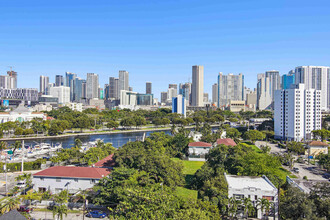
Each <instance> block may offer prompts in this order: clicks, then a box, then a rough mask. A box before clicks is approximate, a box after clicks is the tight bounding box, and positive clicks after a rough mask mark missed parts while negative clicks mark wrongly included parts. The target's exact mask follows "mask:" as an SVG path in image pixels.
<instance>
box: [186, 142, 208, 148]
mask: <svg viewBox="0 0 330 220" xmlns="http://www.w3.org/2000/svg"><path fill="white" fill-rule="evenodd" d="M188 146H189V147H212V144H209V143H206V142H192V143H189V145H188Z"/></svg>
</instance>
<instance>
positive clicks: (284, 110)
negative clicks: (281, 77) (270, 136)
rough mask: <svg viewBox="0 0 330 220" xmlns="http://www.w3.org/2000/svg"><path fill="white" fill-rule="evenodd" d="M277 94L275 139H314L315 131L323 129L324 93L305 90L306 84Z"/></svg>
mask: <svg viewBox="0 0 330 220" xmlns="http://www.w3.org/2000/svg"><path fill="white" fill-rule="evenodd" d="M292 87H295V88H290V89H284V90H277V91H276V92H275V105H274V126H275V129H274V130H275V138H277V139H282V140H292V141H302V140H310V139H312V138H313V133H312V131H313V130H319V129H321V104H320V101H321V100H322V95H323V94H322V91H321V90H315V89H305V85H304V84H296V85H295V86H292Z"/></svg>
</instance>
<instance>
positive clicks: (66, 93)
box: [49, 86, 70, 104]
mask: <svg viewBox="0 0 330 220" xmlns="http://www.w3.org/2000/svg"><path fill="white" fill-rule="evenodd" d="M49 90H50V91H49V94H50V95H51V96H53V97H56V98H58V103H59V104H66V103H69V102H70V87H66V86H55V87H51V88H50V89H49Z"/></svg>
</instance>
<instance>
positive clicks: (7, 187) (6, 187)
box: [4, 152, 8, 196]
mask: <svg viewBox="0 0 330 220" xmlns="http://www.w3.org/2000/svg"><path fill="white" fill-rule="evenodd" d="M7 156H8V152H7V154H6V158H5V167H4V168H5V178H6V196H8V179H7Z"/></svg>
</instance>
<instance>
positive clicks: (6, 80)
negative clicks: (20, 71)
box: [0, 75, 13, 89]
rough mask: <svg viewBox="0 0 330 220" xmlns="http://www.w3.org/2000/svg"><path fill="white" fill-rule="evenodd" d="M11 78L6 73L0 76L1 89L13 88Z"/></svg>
mask: <svg viewBox="0 0 330 220" xmlns="http://www.w3.org/2000/svg"><path fill="white" fill-rule="evenodd" d="M12 85H13V78H11V77H10V76H8V75H3V76H0V88H3V89H13V88H12Z"/></svg>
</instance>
